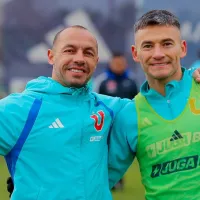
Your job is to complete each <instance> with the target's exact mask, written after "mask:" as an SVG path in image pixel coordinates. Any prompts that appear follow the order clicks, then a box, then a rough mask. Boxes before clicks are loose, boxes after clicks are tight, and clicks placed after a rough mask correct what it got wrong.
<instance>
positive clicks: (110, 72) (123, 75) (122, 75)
mask: <svg viewBox="0 0 200 200" xmlns="http://www.w3.org/2000/svg"><path fill="white" fill-rule="evenodd" d="M94 88H95V91H96V92H98V93H100V94H105V95H109V96H113V97H115V96H117V97H121V98H129V99H132V98H134V97H135V95H136V94H137V93H138V89H137V85H136V82H135V80H133V75H132V74H131V71H130V70H129V69H128V68H127V61H126V58H125V56H124V55H123V54H122V53H120V52H115V53H114V54H113V57H112V59H111V61H110V63H109V66H108V68H107V69H106V71H105V72H104V73H102V74H100V75H99V76H97V77H96V78H95V80H94Z"/></svg>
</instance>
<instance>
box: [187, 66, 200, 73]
mask: <svg viewBox="0 0 200 200" xmlns="http://www.w3.org/2000/svg"><path fill="white" fill-rule="evenodd" d="M198 68H200V65H194V66H191V67H190V68H189V69H188V74H189V75H190V76H193V73H194V72H195V71H196V70H197V69H198Z"/></svg>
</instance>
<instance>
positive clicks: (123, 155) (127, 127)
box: [108, 101, 138, 188]
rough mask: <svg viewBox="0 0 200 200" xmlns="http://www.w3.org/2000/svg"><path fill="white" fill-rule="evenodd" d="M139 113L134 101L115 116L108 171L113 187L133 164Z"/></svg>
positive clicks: (110, 140)
mask: <svg viewBox="0 0 200 200" xmlns="http://www.w3.org/2000/svg"><path fill="white" fill-rule="evenodd" d="M137 135H138V133H137V115H136V109H135V104H134V101H131V102H129V103H128V104H127V105H126V106H125V107H124V108H123V109H122V110H121V111H120V112H119V113H118V114H117V115H116V117H115V119H114V123H113V126H112V129H111V133H110V139H109V153H108V156H109V157H108V172H109V174H108V175H109V186H110V188H112V187H113V186H114V185H115V184H116V183H117V182H118V181H119V180H120V179H121V178H122V176H123V175H124V173H125V172H126V171H127V169H128V168H129V166H130V165H131V164H132V162H133V160H134V158H135V154H136V145H137Z"/></svg>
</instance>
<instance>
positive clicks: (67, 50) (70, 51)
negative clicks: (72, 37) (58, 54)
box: [64, 49, 74, 53]
mask: <svg viewBox="0 0 200 200" xmlns="http://www.w3.org/2000/svg"><path fill="white" fill-rule="evenodd" d="M64 52H67V53H73V52H74V50H72V49H66V50H64Z"/></svg>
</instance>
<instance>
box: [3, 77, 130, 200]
mask: <svg viewBox="0 0 200 200" xmlns="http://www.w3.org/2000/svg"><path fill="white" fill-rule="evenodd" d="M127 102H129V100H121V99H120V98H113V97H108V96H104V95H98V94H96V93H92V92H91V91H90V88H89V87H88V86H85V87H83V88H79V89H75V88H67V87H63V86H62V85H60V84H59V83H58V82H56V81H54V80H52V79H51V78H46V77H39V78H37V79H35V80H32V81H30V82H29V83H28V84H27V87H26V89H25V91H23V92H22V93H20V94H19V93H18V94H12V95H9V96H8V97H6V98H5V99H2V100H1V101H0V119H1V120H0V155H3V156H5V158H6V161H7V164H8V168H9V171H10V173H11V175H12V178H13V179H14V186H15V187H14V192H13V194H12V197H11V200H111V199H112V196H111V193H110V191H109V182H108V163H107V159H108V146H107V141H108V134H109V131H110V128H111V126H112V122H113V119H114V117H115V116H116V114H117V113H118V111H119V110H120V109H122V107H123V106H124V105H125V104H126V103H127Z"/></svg>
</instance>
